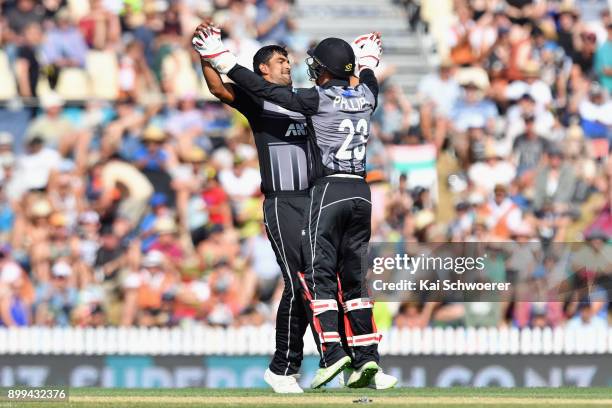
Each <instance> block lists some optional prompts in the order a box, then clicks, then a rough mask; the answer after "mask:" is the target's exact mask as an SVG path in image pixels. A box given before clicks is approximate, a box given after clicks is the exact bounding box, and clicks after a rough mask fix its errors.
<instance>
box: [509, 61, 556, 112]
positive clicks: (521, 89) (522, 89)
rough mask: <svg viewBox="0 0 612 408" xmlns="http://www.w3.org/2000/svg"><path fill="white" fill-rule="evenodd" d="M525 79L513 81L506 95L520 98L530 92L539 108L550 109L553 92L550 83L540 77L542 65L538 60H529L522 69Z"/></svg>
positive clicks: (512, 98)
mask: <svg viewBox="0 0 612 408" xmlns="http://www.w3.org/2000/svg"><path fill="white" fill-rule="evenodd" d="M522 72H523V80H517V81H513V82H512V83H511V84H510V85H509V86H508V88H507V89H506V97H507V98H508V99H510V100H518V99H519V98H520V97H521V96H523V95H525V94H529V95H530V96H531V97H532V98H533V100H534V101H535V102H536V106H537V107H538V108H539V109H548V108H550V106H551V104H552V101H553V100H552V93H551V91H550V87H549V86H548V84H547V83H546V82H544V81H542V80H541V79H540V72H541V66H540V64H539V63H538V62H536V61H528V62H527V63H526V64H525V66H524V67H523V69H522Z"/></svg>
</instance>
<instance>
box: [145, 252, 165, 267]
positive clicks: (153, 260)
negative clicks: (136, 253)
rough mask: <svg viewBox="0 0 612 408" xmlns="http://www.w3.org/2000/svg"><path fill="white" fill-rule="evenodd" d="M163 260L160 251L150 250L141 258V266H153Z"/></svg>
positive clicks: (160, 263) (159, 264)
mask: <svg viewBox="0 0 612 408" xmlns="http://www.w3.org/2000/svg"><path fill="white" fill-rule="evenodd" d="M163 262H164V254H162V253H161V252H160V251H156V250H152V251H149V252H148V253H147V254H146V255H145V257H144V259H143V260H142V266H144V267H145V268H152V267H155V266H161V265H162V263H163Z"/></svg>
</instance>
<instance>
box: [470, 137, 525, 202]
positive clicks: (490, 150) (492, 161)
mask: <svg viewBox="0 0 612 408" xmlns="http://www.w3.org/2000/svg"><path fill="white" fill-rule="evenodd" d="M467 174H468V177H469V180H470V182H471V183H472V184H473V185H474V187H475V189H476V190H477V191H478V192H480V193H482V194H484V195H488V194H490V193H491V192H493V188H494V187H495V186H496V185H498V184H501V185H506V186H507V185H509V184H510V183H511V182H512V180H514V178H515V176H516V167H515V166H514V165H513V164H512V163H511V162H510V161H508V160H505V159H504V158H503V154H502V153H501V152H500V149H499V148H495V147H493V146H492V145H490V144H489V145H488V146H487V147H486V148H485V153H484V161H480V162H476V163H474V164H472V165H471V166H470V167H469V169H468V172H467ZM483 174H487V175H488V177H482V175H483Z"/></svg>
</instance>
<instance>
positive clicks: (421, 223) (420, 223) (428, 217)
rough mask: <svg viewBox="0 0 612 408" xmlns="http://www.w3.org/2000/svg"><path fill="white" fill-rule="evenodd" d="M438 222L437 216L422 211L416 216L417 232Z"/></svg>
mask: <svg viewBox="0 0 612 408" xmlns="http://www.w3.org/2000/svg"><path fill="white" fill-rule="evenodd" d="M435 221H436V215H435V214H434V213H433V212H432V211H430V210H422V211H419V212H418V213H417V214H416V217H415V218H414V227H415V228H416V229H417V230H422V229H424V228H426V227H428V226H429V225H431V224H433V223H434V222H435Z"/></svg>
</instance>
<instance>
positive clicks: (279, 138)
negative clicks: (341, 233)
mask: <svg viewBox="0 0 612 408" xmlns="http://www.w3.org/2000/svg"><path fill="white" fill-rule="evenodd" d="M200 28H201V27H199V29H200ZM196 33H197V31H196ZM253 69H254V70H255V72H256V73H257V74H258V75H261V76H262V77H263V78H265V80H267V81H270V82H271V83H276V84H279V86H286V87H287V86H290V85H291V68H290V64H289V59H288V55H287V51H286V50H285V49H284V48H282V47H280V46H266V47H263V48H261V49H260V50H259V51H258V52H257V53H256V54H255V56H254V58H253ZM202 71H203V73H204V78H205V80H206V82H207V85H208V87H209V89H210V91H211V93H213V95H215V96H216V97H217V98H219V99H220V100H221V101H222V102H224V103H226V104H228V105H229V106H231V107H233V108H235V109H236V110H238V111H239V112H241V113H242V114H243V115H244V116H245V117H246V118H247V119H248V121H249V124H250V126H251V129H252V131H253V136H254V139H255V145H256V147H257V152H258V155H259V164H260V166H259V167H260V171H261V179H262V185H261V189H262V192H263V193H264V194H265V200H264V204H263V210H264V223H265V226H266V231H267V234H268V238H269V239H270V242H271V244H272V248H273V249H274V252H275V254H276V259H277V262H278V264H279V265H280V268H281V270H282V274H283V278H284V281H285V287H284V290H283V293H282V297H281V301H280V304H279V307H278V312H277V315H276V351H275V353H274V356H273V358H272V362H271V363H270V366H269V369H268V370H267V371H266V374H265V376H264V378H265V380H266V382H268V384H270V385H271V386H272V388H273V389H274V391H275V392H278V393H299V392H303V390H302V389H301V388H300V387H299V385H298V384H297V382H296V376H295V374H297V373H298V371H299V369H300V365H301V362H302V357H303V348H304V340H303V339H304V333H305V331H306V329H307V327H308V318H307V316H306V308H305V304H304V301H303V299H302V298H301V291H300V282H299V280H298V275H297V273H298V272H300V271H302V270H303V262H302V255H301V249H300V247H301V242H300V240H301V234H300V232H301V231H300V229H298V228H295V226H296V222H299V220H301V219H303V218H304V214H305V209H306V206H307V204H308V187H309V185H308V150H307V146H306V118H305V117H304V115H302V114H300V113H296V112H291V111H288V110H286V109H284V108H281V107H280V106H278V105H275V104H273V103H271V102H268V101H266V100H263V99H261V98H259V97H257V96H255V95H253V94H251V93H249V92H248V91H246V90H245V89H243V88H242V87H240V86H237V85H235V84H226V83H223V81H222V79H221V77H220V75H219V73H218V72H217V71H215V70H214V68H213V67H212V66H211V65H210V64H209V63H208V62H205V61H203V60H202ZM289 89H291V88H289Z"/></svg>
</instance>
